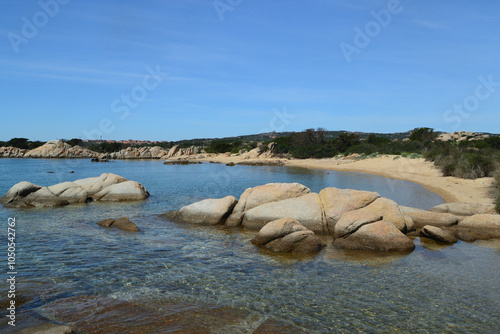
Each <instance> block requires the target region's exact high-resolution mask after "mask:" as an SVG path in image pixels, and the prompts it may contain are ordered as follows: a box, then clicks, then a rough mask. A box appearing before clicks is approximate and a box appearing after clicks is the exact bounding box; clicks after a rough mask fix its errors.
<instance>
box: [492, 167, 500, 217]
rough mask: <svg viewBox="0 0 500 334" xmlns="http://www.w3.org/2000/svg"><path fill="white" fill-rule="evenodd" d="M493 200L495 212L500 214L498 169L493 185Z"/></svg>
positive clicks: (499, 175)
mask: <svg viewBox="0 0 500 334" xmlns="http://www.w3.org/2000/svg"><path fill="white" fill-rule="evenodd" d="M493 198H494V199H495V206H496V209H497V212H498V213H500V169H497V171H496V173H495V181H494V183H493Z"/></svg>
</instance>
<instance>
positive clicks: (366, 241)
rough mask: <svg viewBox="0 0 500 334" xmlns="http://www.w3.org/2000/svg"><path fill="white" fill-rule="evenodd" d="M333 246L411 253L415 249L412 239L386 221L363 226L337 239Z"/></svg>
mask: <svg viewBox="0 0 500 334" xmlns="http://www.w3.org/2000/svg"><path fill="white" fill-rule="evenodd" d="M333 244H334V245H335V246H337V247H340V248H346V249H359V250H382V251H399V252H411V251H413V250H414V249H415V244H414V243H413V241H411V239H410V238H408V237H407V236H406V235H404V234H403V233H402V232H401V231H400V230H399V229H398V228H396V226H394V224H393V223H390V222H388V221H385V220H380V221H376V222H374V223H369V224H366V225H361V227H359V229H357V230H355V231H353V232H352V233H350V234H347V235H344V236H343V237H342V238H337V239H335V240H334V242H333Z"/></svg>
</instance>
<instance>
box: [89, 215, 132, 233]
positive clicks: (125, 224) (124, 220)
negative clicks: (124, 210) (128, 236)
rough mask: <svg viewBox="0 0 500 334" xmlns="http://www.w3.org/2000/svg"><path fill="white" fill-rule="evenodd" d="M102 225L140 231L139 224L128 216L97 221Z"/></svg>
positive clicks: (128, 230)
mask: <svg viewBox="0 0 500 334" xmlns="http://www.w3.org/2000/svg"><path fill="white" fill-rule="evenodd" d="M97 225H99V226H102V227H116V228H119V229H120V230H123V231H127V232H139V228H138V227H137V225H136V224H135V223H133V222H131V221H130V219H128V217H121V218H118V219H104V220H101V221H100V222H98V223H97Z"/></svg>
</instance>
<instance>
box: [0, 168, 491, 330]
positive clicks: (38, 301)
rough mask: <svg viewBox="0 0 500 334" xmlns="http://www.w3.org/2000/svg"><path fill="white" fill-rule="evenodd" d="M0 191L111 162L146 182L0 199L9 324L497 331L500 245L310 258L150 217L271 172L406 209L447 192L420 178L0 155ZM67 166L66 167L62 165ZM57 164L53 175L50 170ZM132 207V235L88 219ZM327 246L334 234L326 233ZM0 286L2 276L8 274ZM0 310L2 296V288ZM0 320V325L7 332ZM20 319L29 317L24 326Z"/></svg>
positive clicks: (245, 236) (426, 246)
mask: <svg viewBox="0 0 500 334" xmlns="http://www.w3.org/2000/svg"><path fill="white" fill-rule="evenodd" d="M0 171H1V173H0V194H1V195H3V194H5V193H6V192H7V191H8V189H9V188H10V187H11V186H12V185H14V184H15V183H17V182H20V181H23V180H26V181H30V182H33V183H36V184H39V185H42V186H48V185H52V184H56V183H59V182H64V181H73V180H76V179H80V178H85V177H91V176H98V175H100V174H101V173H104V172H106V173H107V172H112V173H116V174H118V175H121V176H123V177H126V178H128V179H130V180H135V181H138V182H140V183H142V184H143V185H144V186H145V187H146V188H147V189H148V191H149V192H150V193H151V195H152V196H151V197H150V198H149V199H147V200H146V201H143V202H136V203H115V204H101V203H90V204H85V205H73V206H67V207H63V208H51V209H31V210H17V209H6V208H3V207H2V208H1V209H0V210H1V211H0V212H1V219H2V226H3V228H2V229H3V231H4V232H3V236H2V238H4V242H2V243H1V244H2V246H1V250H2V254H5V255H4V263H5V266H3V267H4V269H3V272H4V274H3V276H2V277H6V275H7V255H6V253H7V247H6V243H7V220H8V218H9V217H15V219H16V246H17V247H16V248H17V254H16V259H17V260H16V261H17V276H16V289H17V290H16V298H17V300H16V301H17V303H18V304H19V305H18V310H17V311H18V313H17V315H18V318H17V324H18V327H17V328H16V329H20V328H21V327H22V326H23V325H24V326H27V325H33V324H37V321H40V319H50V320H52V321H56V322H63V323H71V324H75V325H76V326H77V327H78V328H81V329H83V330H85V331H87V332H88V333H170V332H175V333H182V332H186V333H190V332H193V333H199V332H207V333H252V332H254V331H255V330H257V332H259V331H260V332H262V333H263V332H268V333H270V332H273V333H274V332H276V333H280V332H281V333H286V332H290V333H295V332H303V333H359V332H363V333H409V332H411V333H494V332H497V331H498V328H500V317H499V313H500V279H499V277H500V275H499V274H500V244H499V243H497V242H482V243H472V244H471V243H465V242H459V243H457V244H455V245H453V246H448V247H443V246H441V245H437V244H435V243H432V242H430V241H425V240H420V239H418V238H417V239H416V240H415V243H416V245H417V247H416V250H415V251H414V252H413V253H411V254H409V255H400V254H385V253H382V254H380V253H369V252H352V251H351V252H348V251H341V250H337V249H334V248H333V247H332V246H331V245H329V246H328V247H327V248H326V249H325V250H323V251H322V252H321V253H319V254H318V255H316V256H307V257H292V256H284V255H276V254H270V253H267V252H264V251H260V250H259V249H257V248H256V247H255V246H254V245H252V244H251V243H250V240H251V238H252V237H253V236H254V233H253V232H248V231H242V230H240V229H233V230H229V229H226V228H223V227H202V226H190V225H179V224H175V223H171V222H169V221H166V220H163V219H161V218H160V217H158V214H161V213H164V212H166V211H170V210H173V209H178V208H180V207H182V206H183V205H187V204H190V203H193V202H195V201H198V200H201V199H204V198H209V197H223V196H226V195H234V196H236V197H237V198H238V197H239V195H240V194H241V193H242V192H243V191H244V190H245V189H246V188H248V187H254V186H257V185H261V184H265V183H269V182H298V183H301V184H304V185H306V186H307V187H309V188H311V190H312V191H315V192H318V191H320V190H321V189H322V188H325V187H329V186H334V187H339V188H352V189H359V190H370V191H377V192H379V193H380V194H381V195H382V196H385V197H388V198H391V199H393V200H395V201H397V202H398V203H399V204H402V205H409V206H414V207H418V208H423V209H428V208H430V207H432V206H434V205H437V204H440V203H442V202H443V200H442V199H441V197H439V196H437V195H436V194H433V193H431V192H429V191H427V190H425V189H424V188H423V187H421V186H420V185H417V184H414V183H410V182H404V181H394V180H387V179H385V178H382V177H378V176H369V175H363V174H356V173H340V172H332V171H323V170H306V169H300V168H287V167H250V166H236V167H226V166H225V165H216V164H208V163H205V164H202V165H189V166H165V165H163V164H162V162H161V161H114V162H109V163H90V162H89V160H42V159H0ZM71 171H74V173H70V172H71ZM48 172H52V173H48ZM121 216H128V217H129V218H130V219H131V220H132V221H134V222H135V223H136V224H137V225H138V226H139V228H140V230H141V231H140V232H139V233H135V234H134V233H126V232H123V231H119V230H114V229H105V228H102V227H99V226H97V225H96V222H98V221H100V220H102V219H106V218H118V217H121ZM325 241H326V242H327V243H328V244H330V242H331V240H329V239H326V240H325ZM4 282H5V280H4ZM3 290H4V291H5V292H4V293H2V296H1V298H0V300H1V301H2V312H3V313H1V314H2V316H4V315H5V311H4V310H5V307H6V305H7V292H6V291H7V286H5V289H3ZM3 318H4V319H3V320H2V321H1V322H0V332H9V330H10V332H16V331H12V328H7V327H6V324H5V322H6V318H5V317H3ZM23 322H24V323H23Z"/></svg>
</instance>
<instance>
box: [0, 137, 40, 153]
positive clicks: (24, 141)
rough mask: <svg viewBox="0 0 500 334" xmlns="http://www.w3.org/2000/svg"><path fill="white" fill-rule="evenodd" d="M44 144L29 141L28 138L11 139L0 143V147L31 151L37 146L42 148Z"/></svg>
mask: <svg viewBox="0 0 500 334" xmlns="http://www.w3.org/2000/svg"><path fill="white" fill-rule="evenodd" d="M43 144H44V143H43V142H41V141H38V140H37V141H30V140H29V139H28V138H12V139H11V140H9V141H6V142H0V146H12V147H17V148H21V149H28V150H32V149H34V148H37V147H39V146H42V145H43Z"/></svg>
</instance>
